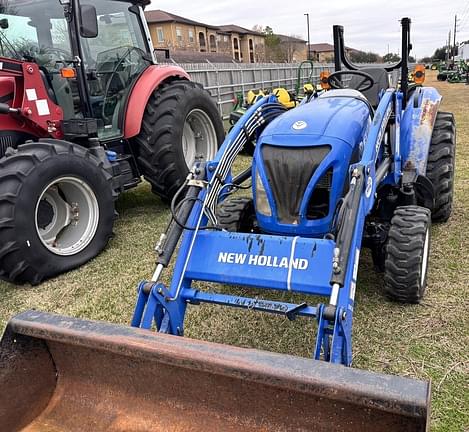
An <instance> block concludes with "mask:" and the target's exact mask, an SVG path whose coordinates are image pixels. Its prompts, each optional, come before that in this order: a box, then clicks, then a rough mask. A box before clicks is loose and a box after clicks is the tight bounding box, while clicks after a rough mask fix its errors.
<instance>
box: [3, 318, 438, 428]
mask: <svg viewBox="0 0 469 432" xmlns="http://www.w3.org/2000/svg"><path fill="white" fill-rule="evenodd" d="M0 388H2V389H3V391H2V392H0V424H1V425H2V429H3V430H6V431H17V430H25V431H44V430H48V431H54V432H55V431H57V432H59V431H60V432H62V431H64V432H65V431H67V432H68V431H70V432H71V431H83V430H93V431H96V432H99V431H165V432H176V431H228V432H229V431H233V432H234V431H236V432H238V431H286V430H315V431H328V432H330V431H345V430H346V431H361V432H366V431H373V432H377V431H386V432H391V431H399V432H404V431H413V432H415V431H425V430H427V426H428V419H429V406H430V384H429V383H427V382H423V381H415V380H412V379H408V378H402V377H395V376H389V375H382V374H377V373H371V372H366V371H362V370H357V369H352V368H346V367H344V366H340V365H335V364H328V363H325V362H321V361H316V360H309V359H305V358H299V357H293V356H289V355H283V354H275V353H269V352H264V351H258V350H253V349H244V348H236V347H232V346H226V345H219V344H214V343H209V342H203V341H197V340H192V339H188V338H182V337H177V336H171V335H165V334H155V333H152V332H149V331H147V330H141V329H135V328H132V327H125V326H120V325H115V324H109V323H103V322H95V321H85V320H80V319H75V318H68V317H63V316H59V315H52V314H47V313H42V312H37V311H28V312H24V313H22V314H20V315H18V316H16V317H14V318H13V319H11V320H10V322H9V323H8V326H7V329H6V331H5V333H4V335H3V338H2V340H1V343H0Z"/></svg>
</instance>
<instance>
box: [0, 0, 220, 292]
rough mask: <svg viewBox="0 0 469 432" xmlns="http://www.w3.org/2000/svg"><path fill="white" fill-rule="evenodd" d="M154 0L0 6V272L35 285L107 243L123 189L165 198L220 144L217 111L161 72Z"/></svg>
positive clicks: (195, 90)
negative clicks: (142, 189) (150, 16)
mask: <svg viewBox="0 0 469 432" xmlns="http://www.w3.org/2000/svg"><path fill="white" fill-rule="evenodd" d="M149 3H150V0H133V1H131V0H128V1H118V0H94V1H93V2H86V3H85V2H84V1H82V0H34V1H33V0H0V277H1V278H2V279H5V280H8V281H11V282H14V283H32V284H38V283H40V282H41V281H42V280H43V279H45V278H48V277H51V276H54V275H57V274H59V273H61V272H64V271H67V270H70V269H72V268H75V267H77V266H79V265H81V264H83V263H85V262H86V261H88V260H90V259H91V258H93V257H94V256H96V255H97V254H98V253H99V252H100V251H101V250H102V249H103V248H104V247H105V246H106V244H107V242H108V240H109V238H110V236H111V234H112V227H113V221H114V218H115V210H114V202H115V200H116V198H117V196H118V195H119V193H121V192H122V191H124V190H126V189H130V188H132V187H134V186H136V185H137V184H138V183H139V182H141V179H142V177H144V178H145V179H146V180H147V181H149V182H150V183H151V185H152V189H153V191H154V192H155V193H156V194H158V195H159V196H161V197H162V198H164V199H166V200H168V199H171V197H172V196H173V195H174V193H175V192H176V191H177V189H178V188H179V187H180V186H181V184H182V183H183V181H184V179H185V178H186V176H187V173H188V171H189V169H190V168H191V167H192V165H193V164H194V162H195V160H196V158H197V157H199V156H203V157H204V158H205V159H207V160H209V159H212V158H213V157H214V156H215V154H216V152H217V150H218V146H219V143H221V141H222V140H223V137H224V131H223V124H222V121H221V118H220V115H219V113H218V110H217V107H216V104H215V103H214V102H213V101H212V99H211V97H210V95H209V94H208V93H207V92H206V91H205V90H203V88H202V87H201V86H200V85H198V84H196V83H193V82H191V81H190V79H189V76H188V75H187V73H186V72H185V71H184V70H183V69H181V68H179V67H175V66H157V65H156V61H155V58H154V55H153V47H152V43H151V38H150V34H149V30H148V27H147V25H146V22H145V18H144V14H143V9H144V7H145V6H146V5H147V4H149Z"/></svg>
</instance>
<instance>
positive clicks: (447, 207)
mask: <svg viewBox="0 0 469 432" xmlns="http://www.w3.org/2000/svg"><path fill="white" fill-rule="evenodd" d="M455 157H456V125H455V122H454V116H453V114H452V113H448V112H439V113H438V114H437V116H436V121H435V125H434V127H433V135H432V141H431V143H430V149H429V152H428V162H427V172H426V174H427V177H428V179H429V180H430V181H431V182H432V184H433V190H434V196H435V204H434V208H433V212H432V220H433V222H446V221H447V220H448V219H449V217H450V216H451V212H452V209H453V189H454V169H455Z"/></svg>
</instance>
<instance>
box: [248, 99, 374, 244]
mask: <svg viewBox="0 0 469 432" xmlns="http://www.w3.org/2000/svg"><path fill="white" fill-rule="evenodd" d="M370 110H371V108H370V107H369V104H368V102H367V100H366V99H365V98H364V97H363V96H362V95H361V93H359V92H357V91H354V90H351V91H350V90H347V91H344V90H337V91H330V92H327V93H326V94H325V95H324V96H321V97H318V98H317V99H315V100H313V101H311V102H308V103H305V104H303V105H301V106H299V107H298V108H295V109H293V110H291V111H288V112H286V113H285V114H282V115H281V116H280V117H278V118H277V119H275V120H273V121H272V123H270V124H269V125H268V126H267V127H266V129H265V131H264V132H263V133H262V135H261V136H260V137H259V139H258V140H257V144H256V151H255V154H254V161H253V169H254V172H255V173H256V181H255V182H254V185H253V192H254V196H255V202H256V213H257V221H258V223H259V226H260V227H261V228H262V230H263V231H264V232H268V233H271V234H281V235H285V234H286V235H302V236H307V237H321V236H324V235H325V234H327V233H329V232H330V230H331V225H332V223H333V218H334V214H335V211H336V208H337V204H338V202H339V200H340V198H341V197H342V196H343V192H344V190H345V188H346V185H348V183H349V181H350V179H349V167H350V164H353V163H357V162H359V160H360V159H361V156H362V151H363V142H364V140H365V137H366V136H367V134H368V129H369V127H370V125H371V117H370Z"/></svg>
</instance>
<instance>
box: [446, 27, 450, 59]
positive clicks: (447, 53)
mask: <svg viewBox="0 0 469 432" xmlns="http://www.w3.org/2000/svg"><path fill="white" fill-rule="evenodd" d="M450 52H451V30H450V31H449V33H448V43H447V44H446V56H445V63H446V66H448V62H449V56H450Z"/></svg>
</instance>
